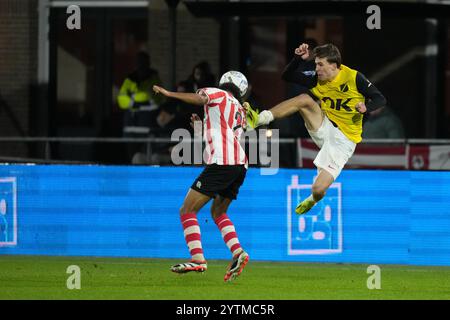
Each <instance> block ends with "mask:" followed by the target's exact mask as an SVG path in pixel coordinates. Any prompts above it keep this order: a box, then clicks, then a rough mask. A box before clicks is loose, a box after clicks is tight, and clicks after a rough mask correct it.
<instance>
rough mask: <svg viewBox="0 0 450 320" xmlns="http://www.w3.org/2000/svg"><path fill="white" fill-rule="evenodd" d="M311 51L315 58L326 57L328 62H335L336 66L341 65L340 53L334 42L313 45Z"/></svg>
mask: <svg viewBox="0 0 450 320" xmlns="http://www.w3.org/2000/svg"><path fill="white" fill-rule="evenodd" d="M313 53H314V56H315V57H317V58H325V59H327V61H328V63H336V66H337V67H338V68H339V67H340V66H341V62H342V59H341V53H340V52H339V49H338V48H337V47H336V46H335V45H334V44H331V43H327V44H324V45H323V46H318V47H315V48H314V50H313Z"/></svg>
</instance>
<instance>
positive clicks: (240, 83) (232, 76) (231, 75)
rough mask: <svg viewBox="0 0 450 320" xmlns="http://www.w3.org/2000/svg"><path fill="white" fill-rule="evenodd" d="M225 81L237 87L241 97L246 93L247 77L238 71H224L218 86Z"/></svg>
mask: <svg viewBox="0 0 450 320" xmlns="http://www.w3.org/2000/svg"><path fill="white" fill-rule="evenodd" d="M225 83H232V84H234V85H235V86H236V87H238V89H239V92H240V94H241V97H243V96H244V95H245V94H246V93H247V89H248V81H247V78H246V77H245V76H244V75H243V74H242V73H240V72H239V71H233V70H232V71H228V72H225V73H224V74H223V75H222V77H221V78H220V81H219V86H221V85H223V84H225Z"/></svg>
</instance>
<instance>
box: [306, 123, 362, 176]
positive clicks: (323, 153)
mask: <svg viewBox="0 0 450 320" xmlns="http://www.w3.org/2000/svg"><path fill="white" fill-rule="evenodd" d="M308 132H309V135H310V136H311V138H312V140H313V141H314V143H315V144H316V145H317V146H318V147H319V148H320V151H319V153H318V154H317V156H316V158H315V159H314V164H315V166H316V167H317V169H318V170H320V169H323V170H326V171H327V172H329V173H330V174H331V175H332V176H333V177H334V180H336V178H337V177H338V176H339V174H340V173H341V171H342V169H343V168H344V166H345V164H346V163H347V161H348V159H350V157H351V156H352V155H353V152H354V151H355V148H356V143H354V142H353V141H351V140H350V139H349V138H347V137H346V136H345V135H344V134H343V133H342V131H341V130H339V129H338V128H337V127H335V126H334V125H333V124H332V123H331V121H330V119H328V117H327V116H325V115H324V117H323V120H322V125H321V126H320V128H319V130H317V131H315V132H313V131H309V130H308Z"/></svg>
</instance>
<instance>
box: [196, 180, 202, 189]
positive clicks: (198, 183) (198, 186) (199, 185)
mask: <svg viewBox="0 0 450 320" xmlns="http://www.w3.org/2000/svg"><path fill="white" fill-rule="evenodd" d="M195 186H196V187H197V188H199V189H200V188H201V187H202V183H201V182H200V181H197V184H196V185H195Z"/></svg>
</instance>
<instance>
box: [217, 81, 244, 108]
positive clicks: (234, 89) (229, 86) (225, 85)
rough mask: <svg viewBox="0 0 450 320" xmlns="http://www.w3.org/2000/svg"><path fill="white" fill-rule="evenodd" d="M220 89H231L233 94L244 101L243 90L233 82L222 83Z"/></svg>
mask: <svg viewBox="0 0 450 320" xmlns="http://www.w3.org/2000/svg"><path fill="white" fill-rule="evenodd" d="M219 89H220V90H224V91H229V92H231V94H232V95H233V96H234V97H235V98H236V99H237V100H238V101H239V102H240V103H243V102H244V101H242V96H241V91H240V90H239V88H238V87H237V86H236V85H234V84H232V83H231V82H226V83H223V84H222V85H220V86H219Z"/></svg>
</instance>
